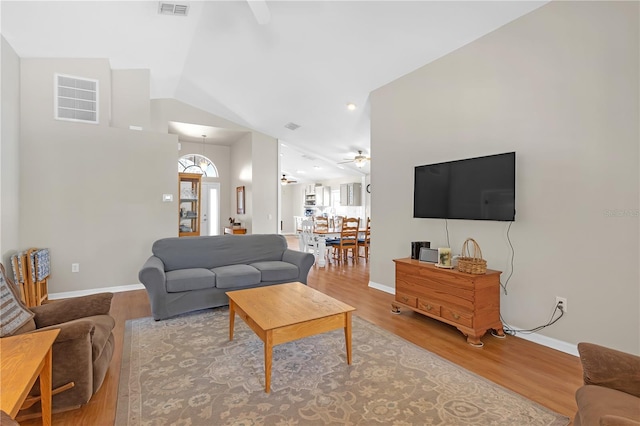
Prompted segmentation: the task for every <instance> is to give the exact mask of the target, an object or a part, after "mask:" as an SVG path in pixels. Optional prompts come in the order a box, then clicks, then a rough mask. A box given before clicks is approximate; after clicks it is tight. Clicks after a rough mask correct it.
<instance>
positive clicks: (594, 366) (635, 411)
mask: <svg viewBox="0 0 640 426" xmlns="http://www.w3.org/2000/svg"><path fill="white" fill-rule="evenodd" d="M578 352H579V354H580V361H581V362H582V369H583V372H584V386H582V387H581V388H579V389H578V390H577V392H576V402H577V403H578V412H577V413H576V416H575V419H574V423H573V424H574V425H575V426H591V425H597V426H608V425H610V426H613V425H616V426H639V425H640V357H638V356H636V355H632V354H628V353H624V352H620V351H616V350H614V349H609V348H605V347H603V346H598V345H595V344H593V343H579V344H578Z"/></svg>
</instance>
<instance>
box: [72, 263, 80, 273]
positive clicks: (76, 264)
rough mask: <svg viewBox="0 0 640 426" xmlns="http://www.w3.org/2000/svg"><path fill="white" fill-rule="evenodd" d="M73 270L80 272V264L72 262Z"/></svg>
mask: <svg viewBox="0 0 640 426" xmlns="http://www.w3.org/2000/svg"><path fill="white" fill-rule="evenodd" d="M71 272H80V264H79V263H72V264H71Z"/></svg>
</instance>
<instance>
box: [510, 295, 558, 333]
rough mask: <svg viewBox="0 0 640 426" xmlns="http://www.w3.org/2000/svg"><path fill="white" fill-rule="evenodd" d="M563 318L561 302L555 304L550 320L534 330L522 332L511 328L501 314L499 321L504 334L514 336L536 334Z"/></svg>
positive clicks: (522, 330)
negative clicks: (517, 334)
mask: <svg viewBox="0 0 640 426" xmlns="http://www.w3.org/2000/svg"><path fill="white" fill-rule="evenodd" d="M557 313H560V315H559V316H558V317H557V318H556V317H555V316H556V314H557ZM563 316H564V308H563V306H562V302H558V303H556V306H555V308H554V309H553V313H552V314H551V318H549V321H548V322H547V323H546V324H544V325H539V326H537V327H534V328H530V329H528V330H524V329H517V328H514V327H511V326H510V325H509V324H507V322H506V321H505V320H504V319H503V318H502V314H500V320H501V321H502V326H503V329H504V332H505V334H508V335H510V336H515V335H516V333H522V334H533V333H537V332H538V331H540V330H542V329H543V328H546V327H549V326H550V325H553V324H555V323H556V322H558V320H559V319H560V318H562V317H563Z"/></svg>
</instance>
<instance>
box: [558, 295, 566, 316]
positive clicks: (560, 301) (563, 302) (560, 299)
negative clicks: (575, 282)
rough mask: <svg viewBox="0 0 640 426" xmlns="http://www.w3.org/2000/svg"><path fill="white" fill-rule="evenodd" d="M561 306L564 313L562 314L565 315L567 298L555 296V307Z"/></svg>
mask: <svg viewBox="0 0 640 426" xmlns="http://www.w3.org/2000/svg"><path fill="white" fill-rule="evenodd" d="M558 305H560V306H562V310H563V311H564V313H565V314H566V313H567V298H566V297H560V296H556V306H558Z"/></svg>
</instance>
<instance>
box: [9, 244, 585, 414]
mask: <svg viewBox="0 0 640 426" xmlns="http://www.w3.org/2000/svg"><path fill="white" fill-rule="evenodd" d="M289 243H290V246H291V247H292V248H297V241H295V240H293V239H290V241H289ZM389 267H390V268H392V267H393V265H389ZM368 283H369V267H368V265H367V264H366V263H365V262H364V261H362V260H361V261H360V263H359V264H357V265H353V264H352V262H351V261H350V262H349V263H348V264H346V265H344V264H342V265H335V264H329V265H327V267H324V268H319V267H317V266H314V267H312V269H311V272H310V273H309V278H308V284H309V286H310V287H313V288H315V289H317V290H320V291H322V292H323V293H326V294H328V295H330V296H332V297H335V298H336V299H339V300H341V301H343V302H345V303H348V304H350V305H351V306H354V307H356V308H357V310H356V311H355V312H354V314H355V315H358V316H359V317H361V318H363V319H365V320H367V321H369V322H371V323H374V324H376V325H378V326H380V327H382V328H384V329H386V330H388V331H390V332H393V333H395V334H396V335H398V336H400V337H402V338H403V339H406V340H408V341H410V342H412V343H414V344H416V345H418V346H421V347H423V348H425V349H427V350H429V351H431V352H433V353H436V354H438V355H440V356H441V357H443V358H446V359H447V360H449V361H451V362H453V363H455V364H457V365H459V366H461V367H464V368H466V369H467V370H470V371H472V372H474V373H476V374H478V375H480V376H483V377H485V378H487V379H489V380H491V381H493V382H495V383H497V384H499V385H501V386H503V387H505V388H507V389H510V390H512V391H514V392H516V393H519V394H520V395H523V396H525V397H527V398H529V399H531V400H533V401H536V402H537V403H539V404H541V405H543V406H545V407H548V408H550V409H552V410H554V411H557V412H559V413H561V414H564V415H566V416H568V417H570V418H571V419H573V415H574V414H575V411H576V404H575V400H574V393H575V391H576V389H577V388H578V387H579V386H580V385H581V384H582V369H581V367H580V362H579V360H578V358H576V357H574V356H572V355H568V354H565V353H563V352H559V351H556V350H554V349H549V348H547V347H544V346H540V345H538V344H535V343H532V342H529V341H527V340H524V339H520V338H518V337H513V336H507V337H506V339H497V338H494V337H492V336H490V335H486V336H485V337H484V338H483V339H482V340H483V342H484V347H483V348H475V347H472V346H470V345H468V344H467V343H466V339H465V338H464V336H463V335H462V334H461V333H460V332H459V331H458V330H457V329H455V328H454V327H451V326H449V325H446V324H443V323H440V322H438V321H435V320H432V319H430V318H427V317H424V316H422V315H420V314H416V313H414V312H411V311H408V310H406V309H405V310H403V311H402V313H401V314H400V315H393V314H391V301H392V300H393V295H391V294H388V293H385V292H382V291H379V290H374V289H372V288H369V287H368ZM111 315H113V317H114V318H115V320H116V328H115V330H114V334H115V339H116V348H115V355H114V357H113V360H112V362H111V366H110V368H109V372H108V373H107V377H106V379H105V381H104V383H103V385H102V387H101V388H100V390H99V391H98V392H97V393H96V395H94V397H93V398H92V399H91V401H90V402H89V403H88V404H87V405H85V406H84V407H82V408H80V409H77V410H73V411H67V412H64V413H57V414H54V415H53V424H54V425H105V426H106V425H113V424H114V419H115V412H116V402H117V395H118V379H119V375H120V362H121V356H122V341H123V337H124V326H125V322H126V321H127V320H128V319H133V318H141V317H146V316H150V315H151V310H150V308H149V301H148V299H147V294H146V292H145V291H144V290H137V291H130V292H123V293H116V294H115V296H114V298H113V302H112V307H111ZM354 356H357V355H355V354H354ZM20 424H21V425H23V426H31V425H34V426H35V425H40V424H41V420H40V419H34V420H25V421H24V422H21V423H20ZM116 426H117V425H116Z"/></svg>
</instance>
